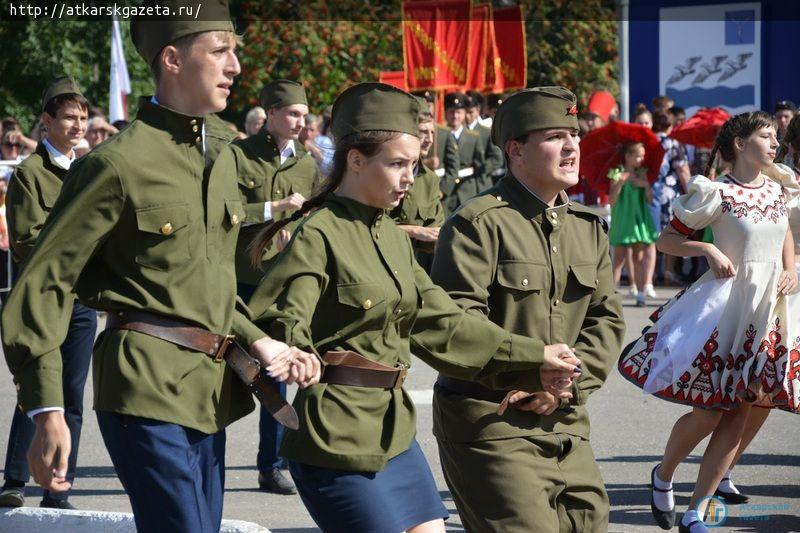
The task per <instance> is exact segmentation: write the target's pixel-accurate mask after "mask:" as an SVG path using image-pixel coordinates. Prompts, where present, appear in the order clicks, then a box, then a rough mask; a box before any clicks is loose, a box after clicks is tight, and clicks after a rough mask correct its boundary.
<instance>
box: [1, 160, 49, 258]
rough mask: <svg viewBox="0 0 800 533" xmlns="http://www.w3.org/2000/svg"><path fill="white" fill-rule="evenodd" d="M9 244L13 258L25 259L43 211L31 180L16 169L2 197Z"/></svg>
mask: <svg viewBox="0 0 800 533" xmlns="http://www.w3.org/2000/svg"><path fill="white" fill-rule="evenodd" d="M6 213H7V218H8V236H9V240H8V242H9V245H10V246H11V250H12V252H14V255H15V256H16V259H17V260H19V261H20V262H25V261H26V260H27V259H28V256H29V255H30V253H31V251H32V250H33V246H34V245H35V244H36V239H37V238H38V237H39V233H40V232H41V231H42V227H43V226H44V221H45V220H46V219H47V212H46V211H45V210H44V209H43V208H42V205H41V202H40V200H39V195H38V194H37V192H36V187H35V185H34V183H33V180H32V179H31V177H30V176H28V175H27V173H26V172H25V171H24V170H23V169H21V168H17V169H16V170H15V171H14V175H13V176H12V178H11V180H10V182H9V184H8V193H7V196H6Z"/></svg>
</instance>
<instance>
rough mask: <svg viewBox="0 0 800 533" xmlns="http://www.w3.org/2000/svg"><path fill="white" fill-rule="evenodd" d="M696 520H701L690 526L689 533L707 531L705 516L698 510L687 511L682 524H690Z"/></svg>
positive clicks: (703, 532) (704, 532)
mask: <svg viewBox="0 0 800 533" xmlns="http://www.w3.org/2000/svg"><path fill="white" fill-rule="evenodd" d="M695 520H699V522H698V523H696V524H694V525H693V526H692V527H690V528H689V533H707V532H708V528H707V527H706V525H705V524H704V523H703V518H702V517H701V516H700V513H698V512H697V511H686V512H685V513H684V514H683V518H681V524H683V525H684V526H688V525H689V524H691V523H692V522H694V521H695Z"/></svg>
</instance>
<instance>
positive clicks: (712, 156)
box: [703, 142, 719, 176]
mask: <svg viewBox="0 0 800 533" xmlns="http://www.w3.org/2000/svg"><path fill="white" fill-rule="evenodd" d="M718 152H719V142H715V143H714V148H712V149H711V154H710V155H709V156H708V163H706V168H705V172H703V175H704V176H710V175H711V169H713V168H714V160H715V159H716V158H717V153H718Z"/></svg>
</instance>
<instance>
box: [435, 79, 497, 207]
mask: <svg viewBox="0 0 800 533" xmlns="http://www.w3.org/2000/svg"><path fill="white" fill-rule="evenodd" d="M466 108H467V96H466V95H465V94H463V93H449V94H447V95H446V96H445V97H444V113H445V120H446V121H447V126H448V127H449V128H450V133H449V137H448V138H452V139H455V142H456V146H457V147H458V161H459V165H458V169H459V170H458V173H457V174H456V176H455V177H452V178H449V177H448V176H447V175H445V176H444V178H443V179H442V193H443V194H444V197H443V198H442V205H443V206H444V209H445V213H446V214H447V215H450V214H451V213H453V212H454V211H455V210H456V209H457V208H458V206H460V205H461V204H462V203H464V202H465V201H467V200H468V199H470V198H472V197H473V196H475V195H476V194H478V193H479V192H481V191H483V190H485V189H487V188H488V187H489V186H490V185H491V182H489V183H487V182H486V181H485V176H484V175H483V168H484V161H485V160H484V152H483V148H482V147H481V144H480V135H478V133H476V132H474V131H472V130H470V129H469V128H467V127H466V119H467V112H466Z"/></svg>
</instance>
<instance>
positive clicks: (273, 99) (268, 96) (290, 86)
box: [260, 80, 308, 109]
mask: <svg viewBox="0 0 800 533" xmlns="http://www.w3.org/2000/svg"><path fill="white" fill-rule="evenodd" d="M260 100H261V107H263V108H264V109H270V108H273V107H284V106H287V105H293V104H305V105H308V99H306V90H305V88H304V87H303V85H302V84H300V83H297V82H296V81H292V80H275V81H271V82H269V83H268V84H266V85H265V86H264V88H263V89H261V97H260Z"/></svg>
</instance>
